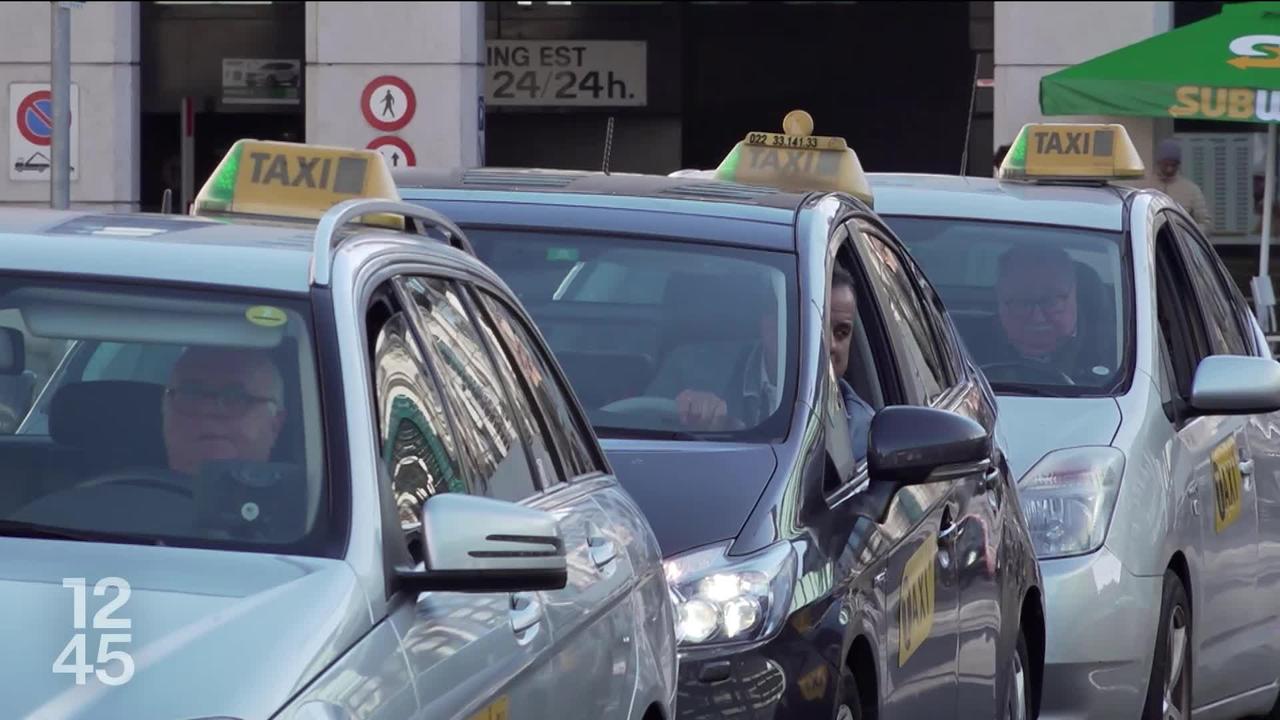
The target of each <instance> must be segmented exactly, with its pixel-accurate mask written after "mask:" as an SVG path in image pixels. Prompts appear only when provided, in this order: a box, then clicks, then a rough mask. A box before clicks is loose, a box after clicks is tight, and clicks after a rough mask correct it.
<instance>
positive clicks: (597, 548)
mask: <svg viewBox="0 0 1280 720" xmlns="http://www.w3.org/2000/svg"><path fill="white" fill-rule="evenodd" d="M587 547H588V549H589V551H590V554H591V562H592V563H595V566H596V567H597V568H604V567H606V566H608V565H609V564H610V563H612V562H613V561H614V560H616V559H617V558H618V547H617V545H615V544H614V543H613V541H612V540H610V539H609V538H607V537H605V536H603V535H590V536H588V537H587Z"/></svg>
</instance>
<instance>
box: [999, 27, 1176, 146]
mask: <svg viewBox="0 0 1280 720" xmlns="http://www.w3.org/2000/svg"><path fill="white" fill-rule="evenodd" d="M1172 27H1173V3H1172V2H997V3H995V80H996V87H995V136H994V138H992V140H993V142H994V143H995V147H999V146H1001V145H1005V144H1008V143H1011V142H1013V139H1014V138H1015V137H1017V134H1018V130H1019V129H1021V128H1022V126H1023V125H1024V124H1025V123H1029V122H1042V121H1048V122H1119V123H1121V124H1123V125H1124V126H1125V128H1126V129H1127V130H1128V131H1129V135H1130V137H1132V138H1133V143H1134V145H1135V146H1137V148H1138V152H1139V153H1140V154H1141V155H1142V159H1143V162H1144V163H1146V164H1147V167H1150V166H1151V157H1152V153H1153V152H1154V150H1155V144H1156V142H1157V141H1158V138H1159V137H1161V136H1162V135H1164V134H1166V133H1167V132H1168V128H1167V124H1168V122H1169V121H1167V120H1157V119H1155V118H1139V117H1095V116H1085V115H1073V116H1061V117H1045V116H1043V115H1041V114H1040V78H1042V77H1044V76H1045V75H1048V74H1050V73H1052V72H1056V71H1057V70H1060V69H1062V68H1065V67H1068V66H1071V65H1075V64H1077V63H1080V62H1084V61H1085V60H1089V59H1091V58H1095V57H1097V56H1099V55H1103V54H1105V53H1108V52H1110V51H1112V50H1117V49H1119V48H1122V47H1125V46H1126V45H1131V44H1133V43H1135V42H1138V41H1140V40H1145V39H1146V38H1149V37H1151V36H1153V35H1157V34H1159V33H1162V32H1165V31H1167V30H1169V29H1171V28H1172Z"/></svg>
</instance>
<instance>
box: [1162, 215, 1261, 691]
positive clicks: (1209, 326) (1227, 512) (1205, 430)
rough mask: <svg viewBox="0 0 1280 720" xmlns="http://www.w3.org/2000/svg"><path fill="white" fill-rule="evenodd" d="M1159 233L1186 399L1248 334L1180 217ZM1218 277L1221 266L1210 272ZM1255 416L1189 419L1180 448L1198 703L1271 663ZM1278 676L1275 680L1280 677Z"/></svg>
mask: <svg viewBox="0 0 1280 720" xmlns="http://www.w3.org/2000/svg"><path fill="white" fill-rule="evenodd" d="M1161 221H1162V222H1161V223H1160V225H1159V229H1158V230H1157V233H1156V243H1157V244H1156V271H1157V278H1156V308H1157V316H1158V319H1159V325H1160V328H1161V334H1162V336H1163V343H1162V345H1163V347H1162V352H1163V353H1165V354H1166V355H1167V356H1168V357H1169V360H1170V365H1171V366H1172V373H1173V376H1174V378H1175V385H1176V388H1174V389H1173V390H1174V391H1175V392H1176V393H1177V394H1178V396H1180V400H1181V402H1183V403H1185V402H1187V401H1188V400H1189V398H1190V393H1191V384H1192V381H1193V378H1194V376H1195V370H1196V368H1197V367H1198V365H1199V363H1200V361H1201V360H1202V359H1204V358H1205V357H1207V356H1209V355H1214V354H1232V353H1233V352H1234V351H1235V350H1238V349H1239V347H1240V345H1239V343H1241V342H1243V339H1242V338H1238V337H1236V336H1238V335H1239V333H1238V332H1235V333H1233V332H1232V331H1231V328H1230V327H1228V326H1226V325H1224V323H1223V318H1222V308H1221V307H1218V306H1217V305H1216V301H1217V300H1218V298H1217V297H1216V296H1215V295H1214V293H1213V292H1211V288H1207V287H1206V281H1207V280H1208V278H1205V277H1204V276H1203V274H1204V273H1205V269H1204V267H1203V262H1202V261H1201V262H1195V255H1194V251H1195V247H1194V245H1193V244H1192V243H1191V242H1190V239H1189V236H1188V235H1187V234H1185V232H1180V230H1179V228H1178V227H1177V225H1176V224H1175V223H1174V222H1173V217H1172V215H1171V214H1166V215H1164V216H1163V217H1162V218H1161ZM1210 271H1211V268H1210ZM1247 424H1248V418H1247V417H1246V416H1223V415H1206V416H1200V417H1195V418H1193V419H1190V420H1185V421H1179V422H1178V423H1177V426H1176V427H1175V432H1176V440H1175V442H1174V443H1173V445H1172V447H1171V448H1170V460H1169V463H1170V473H1171V477H1172V480H1173V488H1174V491H1175V492H1176V491H1178V490H1179V489H1182V492H1185V493H1187V496H1188V497H1190V498H1192V500H1193V502H1192V511H1193V514H1197V515H1198V517H1199V519H1200V548H1199V552H1198V553H1197V555H1198V557H1199V558H1200V562H1199V573H1198V577H1197V578H1196V579H1195V580H1194V581H1193V583H1194V585H1195V587H1193V588H1192V589H1191V595H1192V597H1193V598H1200V601H1199V602H1196V603H1194V604H1193V618H1192V620H1193V622H1192V642H1193V645H1192V649H1193V652H1192V657H1193V658H1194V662H1195V668H1194V670H1195V674H1194V676H1193V677H1194V679H1195V680H1194V683H1193V686H1192V687H1193V690H1194V697H1193V698H1192V701H1193V704H1194V705H1195V706H1201V705H1203V704H1206V703H1212V702H1216V701H1218V700H1222V699H1224V698H1227V697H1230V696H1232V695H1235V694H1237V693H1239V692H1243V691H1245V690H1247V689H1251V688H1253V687H1256V686H1257V685H1258V684H1260V683H1259V682H1258V680H1259V678H1260V677H1261V676H1262V666H1265V663H1263V662H1261V660H1263V659H1265V658H1262V657H1260V655H1259V642H1258V638H1257V637H1256V636H1252V633H1251V632H1250V631H1251V629H1252V628H1254V627H1255V626H1256V623H1257V621H1258V619H1259V618H1258V609H1257V608H1258V607H1259V605H1258V603H1257V596H1256V590H1257V581H1256V577H1257V569H1258V525H1257V496H1256V493H1255V491H1254V489H1253V479H1252V472H1251V465H1252V463H1251V462H1250V452H1249V442H1248V437H1247V433H1246V428H1247ZM1273 679H1274V678H1273Z"/></svg>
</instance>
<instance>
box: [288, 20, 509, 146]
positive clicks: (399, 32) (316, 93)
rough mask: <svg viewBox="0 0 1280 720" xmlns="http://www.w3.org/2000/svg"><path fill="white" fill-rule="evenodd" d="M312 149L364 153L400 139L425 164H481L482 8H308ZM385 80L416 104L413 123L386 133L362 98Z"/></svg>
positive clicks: (309, 133) (308, 78)
mask: <svg viewBox="0 0 1280 720" xmlns="http://www.w3.org/2000/svg"><path fill="white" fill-rule="evenodd" d="M306 22H307V30H306V33H307V38H306V60H307V70H306V73H307V78H306V87H307V91H306V104H307V142H310V143H316V144H322V145H324V144H329V145H344V146H355V147H361V148H362V147H366V146H367V145H368V143H370V142H371V141H373V140H374V139H375V138H378V137H382V136H385V135H392V136H396V137H399V138H400V139H402V140H404V141H405V142H407V143H408V144H409V146H410V147H411V148H412V149H413V152H414V154H415V155H416V156H417V165H418V166H419V167H445V168H449V167H471V166H475V165H478V164H479V155H480V134H479V127H480V120H479V118H480V112H479V110H480V100H481V97H482V96H483V92H484V91H483V85H482V84H481V64H482V63H483V62H484V9H483V6H482V5H481V4H480V3H475V2H462V3H458V2H443V3H399V2H358V3H357V2H308V3H307V20H306ZM381 75H395V76H397V77H400V78H402V79H404V80H405V81H406V82H407V83H408V84H409V85H410V86H411V87H412V88H413V92H414V95H415V96H416V98H417V110H416V112H415V113H414V115H413V117H412V119H411V120H410V121H409V123H408V125H407V126H406V127H404V128H403V129H401V130H398V131H394V132H383V131H381V130H377V129H375V128H373V127H371V126H370V125H369V123H367V122H366V121H365V119H364V116H363V114H362V113H361V109H360V107H361V92H362V91H363V90H364V87H365V85H366V84H367V83H368V82H369V81H371V80H373V79H374V78H376V77H378V76H381Z"/></svg>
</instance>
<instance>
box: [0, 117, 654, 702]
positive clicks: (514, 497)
mask: <svg viewBox="0 0 1280 720" xmlns="http://www.w3.org/2000/svg"><path fill="white" fill-rule="evenodd" d="M192 215H193V216H191V217H188V216H179V215H169V214H157V215H149V214H98V213H93V212H75V211H73V212H54V211H47V210H4V211H0V244H2V245H3V246H4V248H5V253H4V255H3V257H2V258H0V366H2V367H0V378H4V379H6V380H9V381H10V382H6V383H3V384H2V385H0V390H2V391H3V393H4V397H3V402H4V404H5V405H6V407H7V408H8V410H9V411H10V412H11V414H12V415H13V417H16V418H21V420H20V421H19V423H18V424H17V427H16V428H10V431H9V432H8V433H7V434H6V435H5V436H3V437H0V467H3V468H4V469H5V477H4V481H3V483H0V638H3V639H4V645H5V651H4V653H3V657H2V659H0V677H3V678H4V680H3V690H2V691H0V717H3V718H59V720H79V719H84V720H99V719H100V718H141V717H148V718H168V719H171V720H194V719H195V718H206V719H209V718H215V717H216V718H218V719H219V720H235V719H242V720H251V719H260V718H275V719H278V720H364V719H375V718H376V719H382V718H387V719H391V718H394V719H396V720H401V719H404V718H417V719H420V720H428V719H429V720H436V719H441V720H443V719H447V718H454V719H457V720H496V719H498V718H502V719H504V720H505V719H506V718H519V717H528V718H578V719H580V720H598V719H599V718H630V719H632V720H655V719H658V718H669V717H671V716H672V715H673V714H674V712H675V707H674V703H675V673H676V668H677V651H676V643H675V639H674V637H675V612H674V606H673V604H672V603H671V601H670V598H669V596H668V593H667V584H666V580H665V577H664V574H663V566H662V563H661V555H660V551H659V548H658V545H657V539H656V537H655V536H654V533H653V531H652V529H651V528H650V527H649V526H648V524H647V523H646V522H645V520H644V516H643V514H642V513H641V511H640V509H639V508H638V507H637V505H636V504H635V503H634V502H633V501H632V500H631V499H630V498H629V497H628V496H627V494H626V493H625V491H623V490H622V489H621V488H620V486H619V485H618V482H617V481H616V479H615V478H614V477H613V475H612V472H611V470H610V467H609V463H608V460H607V459H606V457H605V456H604V455H603V452H602V450H601V448H600V446H599V443H598V441H597V439H596V438H595V436H594V435H593V434H592V432H591V429H590V426H589V425H588V424H587V423H586V420H585V418H584V417H583V415H582V412H581V409H580V406H579V404H578V402H577V400H576V398H575V397H574V395H573V393H572V391H571V390H570V389H569V387H568V386H567V385H566V383H565V381H564V377H563V374H562V372H561V370H560V369H559V367H558V365H557V364H556V363H555V361H554V359H553V357H552V355H551V354H550V351H549V350H548V349H547V347H546V345H545V344H544V341H543V340H542V338H541V335H540V334H539V333H538V331H537V329H536V328H535V326H534V325H533V324H532V322H531V321H530V319H529V317H528V315H527V314H526V312H525V311H524V309H523V307H522V306H521V305H520V304H519V302H518V300H517V299H516V298H515V297H514V296H513V295H512V293H511V291H510V289H509V288H508V287H507V286H506V285H505V284H504V283H503V282H502V281H501V280H500V279H499V278H498V277H497V276H496V275H494V274H493V273H492V272H491V271H490V270H488V269H487V268H486V267H485V266H484V265H483V264H482V263H481V262H480V261H479V260H477V259H476V257H475V255H474V254H473V253H472V252H470V250H469V247H470V245H469V243H468V241H467V238H466V235H465V234H464V233H463V232H461V231H460V230H459V229H458V228H457V226H456V225H454V224H453V223H452V222H450V221H449V220H448V219H446V218H445V217H443V216H441V215H439V214H437V213H434V212H431V211H429V210H427V209H425V208H422V207H420V206H416V205H409V204H405V203H403V202H402V201H401V200H400V198H399V197H398V195H397V194H396V192H395V187H394V184H393V182H392V180H391V176H390V172H389V170H388V168H387V166H386V164H385V163H384V161H383V159H382V156H381V155H379V154H378V153H376V152H373V151H367V150H348V149H342V148H329V147H318V146H307V145H297V144H289V143H271V142H257V141H252V140H242V141H239V142H237V143H236V144H235V145H234V146H233V147H232V148H231V150H230V152H229V153H228V155H227V156H226V157H225V158H224V159H223V160H222V162H221V164H220V165H219V166H218V168H217V170H216V171H215V173H214V174H213V175H212V176H211V177H210V178H209V180H208V182H207V183H206V184H205V185H204V187H203V189H202V190H201V192H200V194H199V196H198V197H197V199H196V201H195V204H194V206H193V209H192Z"/></svg>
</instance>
